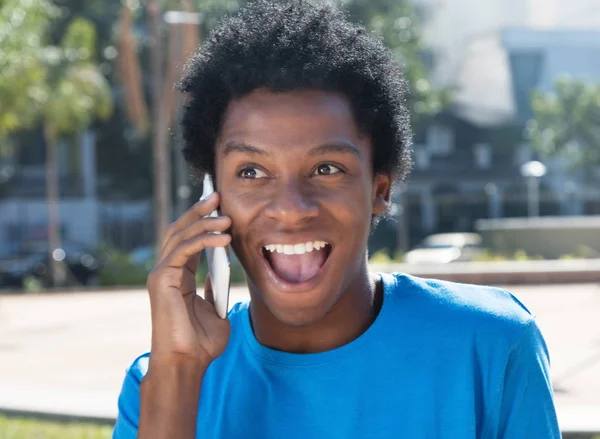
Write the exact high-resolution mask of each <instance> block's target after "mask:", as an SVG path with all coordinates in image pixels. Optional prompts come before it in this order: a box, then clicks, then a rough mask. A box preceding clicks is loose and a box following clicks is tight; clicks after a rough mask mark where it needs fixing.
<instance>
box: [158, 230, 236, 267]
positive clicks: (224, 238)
mask: <svg viewBox="0 0 600 439" xmlns="http://www.w3.org/2000/svg"><path fill="white" fill-rule="evenodd" d="M230 242H231V235H229V234H227V233H222V234H218V235H215V234H211V233H204V234H202V235H200V236H196V237H194V238H192V239H188V240H186V241H183V242H181V243H179V245H178V246H177V247H175V248H174V249H173V250H172V251H171V252H170V253H169V254H168V255H167V257H166V258H164V259H163V260H162V261H161V262H159V264H158V265H159V266H162V267H173V268H182V267H183V266H184V265H185V264H187V263H188V261H189V260H190V259H191V258H192V257H193V256H195V255H197V254H198V253H200V252H201V251H202V250H204V249H205V248H207V247H226V246H227V245H229V243H230Z"/></svg>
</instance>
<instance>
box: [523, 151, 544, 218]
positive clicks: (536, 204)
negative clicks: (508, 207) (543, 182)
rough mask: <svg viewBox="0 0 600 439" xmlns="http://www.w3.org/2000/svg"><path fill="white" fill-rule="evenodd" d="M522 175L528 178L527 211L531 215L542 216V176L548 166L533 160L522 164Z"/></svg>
mask: <svg viewBox="0 0 600 439" xmlns="http://www.w3.org/2000/svg"><path fill="white" fill-rule="evenodd" d="M521 175H522V176H523V177H525V178H526V179H527V212H528V215H529V216H530V217H538V216H540V178H541V177H543V176H544V175H546V166H545V165H544V164H543V163H542V162H538V161H537V160H532V161H530V162H527V163H525V164H523V166H521Z"/></svg>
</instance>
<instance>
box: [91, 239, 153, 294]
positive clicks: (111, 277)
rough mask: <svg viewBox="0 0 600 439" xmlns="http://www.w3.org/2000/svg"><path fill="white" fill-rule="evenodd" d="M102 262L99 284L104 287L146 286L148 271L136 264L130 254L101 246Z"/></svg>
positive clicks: (99, 249)
mask: <svg viewBox="0 0 600 439" xmlns="http://www.w3.org/2000/svg"><path fill="white" fill-rule="evenodd" d="M98 254H99V259H100V261H101V266H100V270H99V271H98V283H99V285H100V286H103V287H113V286H119V287H120V286H140V285H145V284H146V278H147V277H148V270H147V269H146V268H145V267H143V266H140V265H137V264H134V263H133V262H132V261H131V259H130V257H129V254H127V253H125V252H123V251H121V250H118V249H115V248H112V247H109V246H107V245H101V246H100V247H99V248H98Z"/></svg>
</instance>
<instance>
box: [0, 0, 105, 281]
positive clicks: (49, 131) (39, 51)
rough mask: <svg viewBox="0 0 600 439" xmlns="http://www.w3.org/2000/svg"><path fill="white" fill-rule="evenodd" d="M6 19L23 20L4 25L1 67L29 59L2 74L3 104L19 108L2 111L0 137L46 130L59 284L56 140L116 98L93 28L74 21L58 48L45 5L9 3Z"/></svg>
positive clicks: (39, 1)
mask: <svg viewBox="0 0 600 439" xmlns="http://www.w3.org/2000/svg"><path fill="white" fill-rule="evenodd" d="M2 16H6V17H23V19H22V20H16V21H15V20H12V21H9V22H5V23H9V24H8V25H6V24H5V25H6V28H5V29H4V32H3V29H2V27H0V63H1V61H2V60H3V59H11V58H15V59H16V58H19V57H23V56H24V55H23V54H26V56H25V59H26V60H25V62H23V63H21V64H22V65H20V70H19V71H17V72H13V73H12V76H11V75H10V74H4V75H3V73H2V70H3V69H1V68H0V93H2V91H4V93H3V94H4V96H2V100H3V104H4V103H5V102H7V103H13V102H14V103H15V105H2V107H0V135H2V134H7V133H10V132H11V131H15V130H18V129H23V128H28V127H31V126H34V125H35V124H41V125H42V126H43V132H44V138H45V142H46V191H47V202H48V239H49V244H50V245H49V251H50V260H51V261H52V267H51V270H52V281H53V284H54V285H60V284H61V283H62V282H63V281H64V279H65V273H64V270H62V269H61V264H60V263H59V262H60V259H61V258H60V254H59V253H60V252H59V253H56V252H55V250H57V249H60V248H61V233H60V214H59V198H60V184H59V172H58V164H57V160H56V147H57V141H58V140H59V139H60V138H61V137H62V136H68V135H73V134H75V133H78V132H81V131H83V130H85V129H86V128H88V127H89V126H90V125H91V124H92V123H93V122H94V121H95V120H96V119H106V118H108V117H109V116H110V115H111V113H112V111H113V101H112V93H111V89H110V86H109V84H108V82H107V80H106V79H105V77H104V76H103V75H102V73H101V71H100V69H99V67H98V65H97V64H96V62H95V52H96V30H95V28H94V26H93V24H92V23H90V22H89V21H87V20H84V19H80V18H78V19H75V20H73V21H72V22H71V24H70V25H69V26H68V28H67V30H66V32H65V34H64V37H63V39H62V41H61V44H60V46H52V45H50V44H48V35H47V34H48V29H49V28H50V25H51V23H52V20H53V19H54V18H56V17H57V16H58V10H57V9H56V8H55V7H54V6H53V5H52V4H51V3H49V2H48V1H47V0H31V1H29V2H20V1H19V0H6V1H5V2H4V3H3V4H2V7H1V8H0V17H2ZM0 67H1V66H0ZM11 90H12V91H11ZM22 96H24V97H25V98H24V99H23V98H20V97H22ZM5 99H6V100H5ZM2 121H4V123H1V122H2ZM57 259H58V260H57Z"/></svg>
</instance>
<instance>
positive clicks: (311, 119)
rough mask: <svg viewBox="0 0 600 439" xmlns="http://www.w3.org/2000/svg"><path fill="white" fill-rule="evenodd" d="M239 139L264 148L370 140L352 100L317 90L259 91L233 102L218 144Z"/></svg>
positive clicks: (227, 113) (365, 141)
mask: <svg viewBox="0 0 600 439" xmlns="http://www.w3.org/2000/svg"><path fill="white" fill-rule="evenodd" d="M236 140H240V141H241V140H243V141H244V142H246V143H249V144H256V146H264V147H269V146H273V147H290V146H300V145H304V146H307V147H314V146H315V145H317V144H321V143H323V142H333V141H350V142H352V143H354V144H356V146H357V147H360V146H361V145H359V144H360V143H368V139H367V138H366V137H365V136H363V135H362V134H361V133H360V130H359V128H358V125H357V123H356V121H355V118H354V114H353V111H352V106H351V104H350V101H349V100H348V99H347V98H346V97H345V96H343V95H341V94H337V93H329V92H323V91H317V90H300V91H293V92H284V93H273V92H270V91H266V90H256V91H254V92H252V93H251V94H249V95H247V96H244V97H242V98H239V99H236V100H233V101H231V103H230V104H229V106H228V108H227V110H226V112H225V115H224V118H223V123H222V127H221V133H220V136H219V142H218V144H223V143H227V142H229V141H236ZM362 146H363V147H367V148H370V147H369V146H367V145H362ZM218 148H219V147H218V146H217V149H218Z"/></svg>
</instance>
